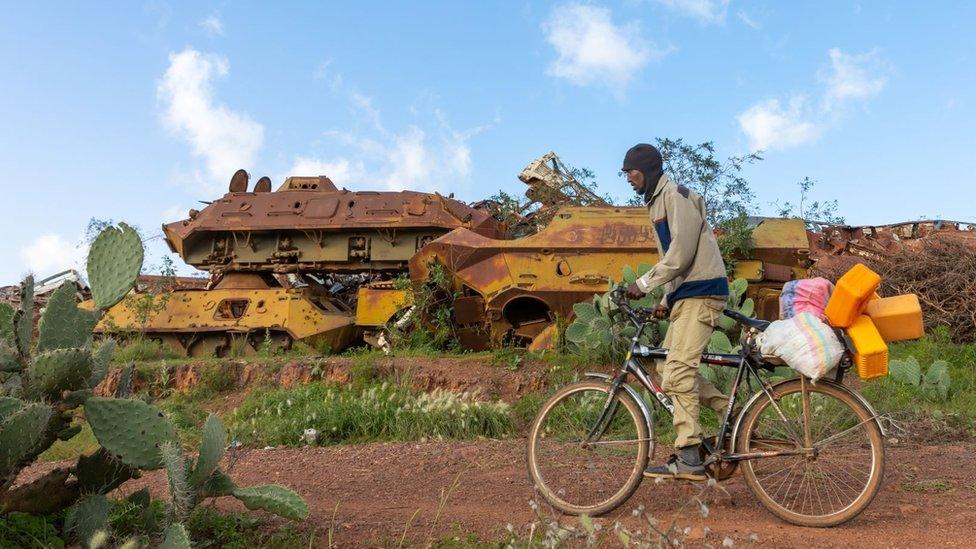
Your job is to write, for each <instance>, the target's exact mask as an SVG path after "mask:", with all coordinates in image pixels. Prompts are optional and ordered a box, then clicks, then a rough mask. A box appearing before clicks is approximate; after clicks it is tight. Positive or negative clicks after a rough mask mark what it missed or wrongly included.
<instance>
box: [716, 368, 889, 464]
mask: <svg viewBox="0 0 976 549" xmlns="http://www.w3.org/2000/svg"><path fill="white" fill-rule="evenodd" d="M797 379H798V378H792V379H784V380H783V381H780V382H778V383H774V384H772V385H771V386H770V389H775V388H776V387H779V386H780V385H785V384H787V383H794V382H796V381H797ZM817 383H818V384H820V383H823V384H826V385H830V386H832V387H836V388H838V389H840V390H841V391H844V392H845V393H847V394H849V395H850V396H852V397H854V399H855V400H857V401H858V402H859V403H860V404H861V405H863V406H864V407H865V408H867V410H868V412H869V413H870V414H871V417H872V419H873V421H874V423H875V425H877V426H878V429H880V430H881V436H882V437H887V436H888V433H887V432H886V431H885V428H884V426H883V425H881V422H880V421H878V412H877V411H875V409H874V406H871V403H870V402H868V401H867V399H865V398H864V396H863V395H861V394H860V393H858V392H856V391H852V390H851V389H849V388H848V387H847V386H846V385H843V384H841V383H837V382H836V381H831V380H829V379H824V378H821V379H820V380H819V381H817ZM765 396H766V393H764V392H762V391H759V392H758V393H756V394H754V395H752V398H750V399H749V400H748V401H747V402H746V403H745V405H744V406H743V407H742V411H741V412H740V413H739V417H737V418H736V419H735V426H734V427H733V428H732V443H731V447H732V449H733V451H735V448H736V447H737V443H738V440H737V439H738V438H739V426H740V425H741V424H742V419H743V418H745V417H746V412H747V411H749V409H750V408H752V406H753V405H754V404H755V403H756V401H757V400H759V399H760V398H761V397H765Z"/></svg>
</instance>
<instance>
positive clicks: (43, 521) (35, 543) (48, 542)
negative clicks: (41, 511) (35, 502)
mask: <svg viewBox="0 0 976 549" xmlns="http://www.w3.org/2000/svg"><path fill="white" fill-rule="evenodd" d="M64 546H65V543H64V540H62V539H61V537H60V530H59V529H58V527H57V526H56V524H55V523H54V517H44V516H35V515H28V514H26V513H6V514H0V547H22V548H35V547H36V548H42V547H43V548H45V549H47V548H63V547H64Z"/></svg>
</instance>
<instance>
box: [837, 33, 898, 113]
mask: <svg viewBox="0 0 976 549" xmlns="http://www.w3.org/2000/svg"><path fill="white" fill-rule="evenodd" d="M828 54H829V55H830V71H829V73H827V74H826V76H823V77H822V78H823V80H824V82H825V83H826V85H827V92H826V94H825V95H824V108H825V109H827V110H831V109H834V108H836V107H837V106H839V105H841V104H843V103H844V102H846V101H850V100H858V99H870V98H872V97H874V96H876V95H878V94H879V93H881V92H882V90H884V88H885V85H886V84H887V83H888V78H887V76H885V74H884V73H885V70H886V69H885V67H884V65H883V63H882V62H881V59H880V58H879V56H878V53H877V51H869V52H867V53H861V54H848V53H844V52H843V51H841V50H840V49H839V48H831V49H830V51H829V52H828Z"/></svg>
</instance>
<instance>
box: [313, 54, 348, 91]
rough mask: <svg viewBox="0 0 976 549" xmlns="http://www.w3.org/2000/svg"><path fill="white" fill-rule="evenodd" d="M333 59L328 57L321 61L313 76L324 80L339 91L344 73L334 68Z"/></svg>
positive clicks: (334, 89) (333, 89)
mask: <svg viewBox="0 0 976 549" xmlns="http://www.w3.org/2000/svg"><path fill="white" fill-rule="evenodd" d="M332 64H333V63H332V59H326V60H325V61H322V62H321V63H319V65H318V66H317V67H315V70H314V71H313V72H312V76H313V77H314V78H315V79H316V80H324V81H325V82H326V83H327V84H328V85H329V87H330V88H332V91H338V90H339V88H340V87H341V86H342V73H341V72H339V71H337V70H335V69H333V68H332Z"/></svg>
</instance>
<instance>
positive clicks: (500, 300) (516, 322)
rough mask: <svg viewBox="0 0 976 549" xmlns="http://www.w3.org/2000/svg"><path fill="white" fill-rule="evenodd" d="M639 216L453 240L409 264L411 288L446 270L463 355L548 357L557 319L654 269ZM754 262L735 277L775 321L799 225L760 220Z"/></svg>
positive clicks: (796, 258) (559, 219)
mask: <svg viewBox="0 0 976 549" xmlns="http://www.w3.org/2000/svg"><path fill="white" fill-rule="evenodd" d="M652 231H653V228H652V227H651V224H650V222H649V219H648V216H647V210H646V209H645V208H616V207H587V208H563V209H560V210H559V211H558V213H557V214H556V215H555V217H554V218H553V221H552V222H551V223H550V224H549V226H547V227H546V228H545V229H544V230H542V231H540V232H538V233H536V234H534V235H531V236H528V237H525V238H521V239H517V240H494V239H490V238H485V237H483V236H480V235H478V234H475V233H472V232H471V231H465V230H463V229H458V230H455V231H453V232H451V233H449V234H447V235H445V236H443V237H441V238H439V239H437V240H435V241H433V242H431V243H430V244H429V245H428V246H427V247H425V248H424V249H423V250H421V251H420V252H418V253H417V255H416V256H414V258H413V259H411V261H410V275H411V278H412V279H413V280H414V281H415V282H420V281H422V280H425V279H426V278H427V276H428V273H429V269H430V265H431V264H432V263H433V262H437V263H440V264H441V265H443V266H444V267H445V268H446V270H447V272H448V273H449V274H450V276H451V277H452V279H453V282H454V284H455V289H456V291H458V292H459V293H460V295H461V297H459V298H458V299H456V300H455V302H454V319H453V320H454V322H455V326H456V331H457V334H458V337H459V339H460V341H461V344H462V346H464V347H465V348H468V349H472V350H481V349H486V348H490V347H492V346H497V345H501V344H503V343H506V344H511V343H514V344H518V345H524V346H527V347H528V348H530V349H536V350H538V349H543V348H549V347H550V346H551V345H552V344H553V343H554V341H555V338H556V337H557V335H558V333H557V332H558V330H557V329H556V324H555V321H556V318H557V317H562V318H565V319H569V318H571V317H572V314H573V312H572V307H573V305H574V304H575V303H578V302H581V301H584V300H588V299H590V298H592V296H593V295H594V294H598V293H603V292H605V291H606V290H607V283H608V282H609V281H610V280H611V279H612V280H614V281H620V280H621V279H622V278H623V276H622V275H623V268H624V267H625V266H628V265H629V266H631V267H637V266H638V265H640V264H642V263H646V264H653V263H656V262H657V260H658V256H657V252H656V250H655V242H654V238H653V233H652ZM753 240H754V250H753V259H751V260H747V261H741V262H739V264H738V266H737V270H736V276H744V277H745V278H747V279H748V280H749V281H750V289H749V296H750V297H752V298H754V299H755V300H756V303H757V312H758V313H759V315H760V317H762V318H766V319H775V318H777V317H778V314H779V295H780V291H781V290H782V287H783V283H784V282H785V281H787V280H792V279H793V278H802V277H804V276H806V275H807V268H808V267H809V263H810V262H809V249H808V247H807V233H806V229H805V225H804V223H803V221H802V220H791V219H762V220H759V222H758V223H756V226H755V227H754V232H753Z"/></svg>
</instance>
